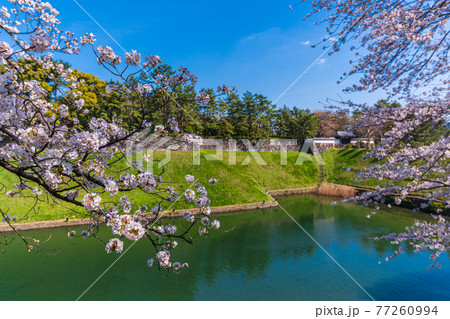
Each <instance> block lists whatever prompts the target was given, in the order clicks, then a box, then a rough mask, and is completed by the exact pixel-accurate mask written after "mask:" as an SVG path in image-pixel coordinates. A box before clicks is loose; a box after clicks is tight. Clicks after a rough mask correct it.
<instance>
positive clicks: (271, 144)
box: [136, 136, 341, 153]
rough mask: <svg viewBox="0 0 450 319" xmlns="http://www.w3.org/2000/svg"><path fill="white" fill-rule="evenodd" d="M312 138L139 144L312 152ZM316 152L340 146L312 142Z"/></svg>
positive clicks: (147, 146) (160, 139) (171, 140)
mask: <svg viewBox="0 0 450 319" xmlns="http://www.w3.org/2000/svg"><path fill="white" fill-rule="evenodd" d="M310 141H312V140H306V141H305V142H304V141H302V140H297V139H261V140H258V141H257V143H252V142H251V141H250V140H247V139H230V140H222V139H203V140H202V142H201V144H193V143H190V144H187V143H185V142H184V141H182V140H181V139H180V138H171V137H167V136H166V137H155V138H151V139H146V140H144V141H142V142H140V143H136V145H138V144H139V147H141V148H142V149H144V150H153V151H166V150H170V151H194V150H195V151H198V150H210V151H220V150H222V151H236V152H250V151H255V152H308V153H313V146H312V144H311V143H310ZM314 145H315V146H316V147H315V148H316V149H317V152H318V153H323V152H325V151H326V150H328V149H331V148H338V147H341V145H340V144H339V143H320V142H319V143H318V142H314Z"/></svg>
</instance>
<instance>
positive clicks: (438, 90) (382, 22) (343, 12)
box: [305, 0, 450, 261]
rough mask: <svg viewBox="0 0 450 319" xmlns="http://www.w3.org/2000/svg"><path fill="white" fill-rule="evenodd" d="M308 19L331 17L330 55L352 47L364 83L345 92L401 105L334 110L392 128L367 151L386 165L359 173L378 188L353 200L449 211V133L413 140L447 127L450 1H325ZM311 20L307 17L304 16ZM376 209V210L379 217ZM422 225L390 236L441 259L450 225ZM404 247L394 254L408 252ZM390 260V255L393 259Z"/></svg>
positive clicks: (352, 73) (354, 73)
mask: <svg viewBox="0 0 450 319" xmlns="http://www.w3.org/2000/svg"><path fill="white" fill-rule="evenodd" d="M312 6H313V9H312V11H311V13H309V14H308V16H312V15H317V14H324V15H325V17H324V18H323V19H322V20H321V21H320V23H322V22H324V23H325V24H326V25H327V32H328V37H327V38H326V39H324V41H327V40H330V39H337V40H335V41H334V44H333V45H332V50H331V52H330V53H329V54H330V55H331V54H333V53H335V52H337V51H339V50H340V49H341V48H342V47H343V46H344V45H346V44H348V45H350V46H351V47H350V49H351V50H352V51H353V52H354V55H355V58H354V60H352V61H350V65H351V67H350V70H349V72H347V73H344V74H343V76H342V78H341V79H340V81H339V83H340V82H342V81H345V80H348V78H349V77H352V78H353V79H355V78H356V79H357V82H356V83H355V84H351V85H350V86H348V87H347V88H345V90H344V91H346V92H349V93H351V92H361V91H368V92H371V91H375V90H384V91H385V93H386V94H387V96H388V97H389V99H388V101H392V100H395V99H397V100H399V101H400V102H401V105H402V106H399V107H390V106H389V103H386V104H385V105H381V106H380V105H378V106H377V107H375V106H368V105H356V104H354V103H352V102H350V101H349V102H345V103H342V104H340V105H334V106H335V107H337V108H339V109H341V110H346V111H350V112H358V114H361V115H360V116H359V117H358V121H357V122H356V123H355V125H354V128H359V129H361V128H364V127H365V128H367V127H387V128H389V129H388V130H387V132H385V134H384V136H383V139H382V141H381V142H380V143H379V144H378V145H377V146H376V147H375V148H374V149H373V150H372V151H371V152H369V153H368V154H367V156H369V157H374V158H377V159H378V160H379V164H377V165H373V166H371V167H368V168H367V169H365V170H363V171H361V172H360V173H359V177H360V178H361V179H366V178H377V179H379V180H380V183H379V186H377V188H376V189H375V190H373V191H368V192H365V193H363V194H361V195H360V196H356V197H354V198H351V199H350V200H356V201H362V202H363V204H364V205H368V206H372V207H374V208H375V209H374V212H375V210H376V209H378V208H379V206H378V203H388V201H389V199H392V198H394V204H396V205H400V204H401V202H402V201H403V200H405V198H406V197H407V196H408V195H411V194H416V195H420V196H422V197H423V198H424V201H423V202H422V203H421V205H420V206H419V207H417V208H416V209H417V210H424V209H430V206H432V211H433V212H434V213H435V214H443V213H445V212H447V213H448V212H449V210H450V162H449V157H450V135H449V130H446V131H444V132H443V133H442V134H441V136H440V138H438V139H437V140H434V141H429V142H424V143H421V144H420V146H417V143H412V141H411V140H410V139H411V137H412V136H415V135H414V134H412V133H413V132H414V131H415V130H417V129H418V128H420V127H421V126H422V125H423V124H424V123H429V124H430V130H433V129H434V128H436V127H438V126H442V125H443V124H445V123H447V125H448V120H449V115H450V112H449V111H450V106H449V97H450V96H449V84H450V83H449V80H448V79H449V75H450V63H449V62H450V61H449V55H448V52H449V48H450V37H449V35H450V29H449V18H450V1H447V0H412V1H397V0H377V1H369V0H341V1H331V0H319V1H314V2H313V4H312ZM305 18H306V17H305ZM374 212H373V213H374ZM437 218H438V224H433V223H427V222H419V221H417V222H416V223H415V225H414V226H412V227H411V228H408V229H407V231H406V232H405V233H402V234H391V235H388V236H385V237H384V238H385V239H391V240H392V242H393V243H395V244H400V243H406V244H409V245H411V246H412V247H413V249H415V250H416V251H418V252H423V251H429V252H430V254H431V259H432V260H433V261H436V258H437V257H438V256H439V254H440V253H442V252H446V251H448V249H449V248H450V246H449V244H450V224H449V222H448V221H447V220H446V219H445V218H443V217H442V216H441V217H437ZM402 252H403V249H402V248H400V249H399V250H397V251H396V252H395V254H394V255H396V254H399V253H402ZM388 259H390V258H388Z"/></svg>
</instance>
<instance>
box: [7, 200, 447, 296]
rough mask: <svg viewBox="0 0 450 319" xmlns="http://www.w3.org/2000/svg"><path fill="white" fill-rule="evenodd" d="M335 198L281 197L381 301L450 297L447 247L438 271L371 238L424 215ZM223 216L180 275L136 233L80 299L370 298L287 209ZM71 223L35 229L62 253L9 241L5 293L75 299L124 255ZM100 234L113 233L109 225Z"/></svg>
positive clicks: (188, 249)
mask: <svg viewBox="0 0 450 319" xmlns="http://www.w3.org/2000/svg"><path fill="white" fill-rule="evenodd" d="M330 201H331V200H330V199H329V198H318V197H312V196H304V197H291V198H284V199H281V200H280V203H281V205H282V206H283V207H284V208H285V209H286V210H287V211H288V212H289V213H290V214H291V215H292V216H293V218H294V219H295V220H296V221H297V222H298V223H300V224H301V225H302V226H303V227H304V228H305V230H307V231H308V232H309V233H310V234H311V235H312V236H313V237H314V238H315V239H316V240H317V241H318V242H319V243H320V244H321V245H322V246H323V247H324V248H325V249H326V250H327V251H328V252H329V253H330V254H331V255H332V256H333V258H335V259H336V261H338V262H339V263H340V264H341V265H342V267H343V268H344V269H345V270H347V271H348V273H349V274H351V275H352V276H353V277H354V278H355V280H356V281H357V282H359V284H360V285H361V286H362V287H364V289H366V291H367V292H368V293H370V294H371V295H372V296H373V297H374V298H375V299H376V300H449V299H450V288H449V287H450V262H449V259H448V256H447V255H444V256H442V257H441V263H442V266H443V269H441V270H431V271H426V270H425V268H426V267H427V266H428V265H429V263H430V262H429V259H428V257H427V256H426V255H414V254H406V255H403V256H400V257H398V258H396V259H394V260H392V261H390V262H388V263H381V264H379V263H378V261H379V260H381V259H383V258H384V257H385V256H386V255H389V254H390V252H391V251H392V247H391V246H390V245H389V244H388V243H386V242H379V241H378V242H375V241H373V240H372V239H371V237H374V236H377V235H381V234H384V233H387V232H392V231H400V230H402V229H404V227H405V226H406V225H408V224H411V223H412V221H413V219H414V217H420V218H423V217H424V216H423V215H417V214H414V213H412V212H408V211H395V212H394V211H393V210H389V212H384V211H381V212H380V213H378V214H377V215H375V216H374V217H373V218H372V219H370V220H369V219H367V218H366V217H365V215H366V214H367V211H366V210H365V209H362V208H360V207H357V206H355V205H345V206H331V205H330ZM425 217H426V216H425ZM219 219H220V221H221V223H222V228H221V230H219V231H217V232H214V233H213V234H212V235H211V236H210V238H209V239H203V238H202V239H199V240H196V242H195V244H194V245H193V246H189V245H186V246H180V247H178V248H177V249H176V250H175V251H174V254H173V259H172V260H173V261H177V260H179V261H182V262H184V261H186V262H189V264H190V266H191V267H190V268H189V269H187V270H186V271H184V272H183V273H181V274H179V275H175V274H173V273H171V274H169V275H168V276H167V274H166V273H164V272H162V273H157V270H156V268H147V266H146V260H147V259H148V258H150V257H152V256H153V251H152V248H151V247H150V246H149V245H148V243H147V242H146V241H139V242H137V243H136V245H134V246H133V247H132V248H131V249H130V250H129V251H128V252H127V253H126V254H125V255H123V257H122V258H121V259H120V260H119V261H117V263H115V264H114V265H113V266H112V267H111V268H110V269H109V271H108V272H106V274H105V275H104V276H103V277H102V278H101V279H100V280H99V281H98V282H97V283H96V284H95V285H93V286H92V288H91V289H90V290H89V291H87V292H86V294H85V295H84V296H83V297H82V298H81V300H369V297H368V296H367V294H366V293H365V292H364V291H363V290H362V289H361V288H360V287H358V286H357V285H356V284H355V282H354V281H352V280H351V279H350V278H349V277H348V275H347V274H346V273H345V272H344V271H342V269H340V268H339V267H338V266H337V265H336V264H335V263H334V262H333V261H332V260H331V258H330V257H328V256H327V255H326V254H325V253H324V252H323V251H322V250H321V249H320V248H319V247H318V246H317V245H316V244H315V243H314V242H313V241H312V240H311V239H310V238H309V237H308V236H307V235H306V234H305V233H304V232H303V231H302V230H301V229H300V228H299V226H298V225H296V224H295V223H294V222H293V221H292V220H291V219H290V218H289V217H288V216H287V215H286V214H285V213H284V212H283V211H282V210H280V209H271V210H264V211H251V212H245V213H239V214H229V215H223V216H220V217H219ZM70 229H74V228H73V227H72V228H70ZM75 229H77V228H75ZM225 230H230V231H228V232H225ZM67 231H68V229H67V228H60V229H51V230H39V231H37V232H36V233H35V235H36V236H37V237H38V238H41V239H46V238H47V237H48V236H50V235H51V236H52V237H51V240H50V241H49V242H48V243H47V244H46V246H45V247H48V248H53V249H56V250H58V251H59V252H58V253H57V254H56V255H46V254H42V253H39V254H35V253H26V252H25V248H24V245H23V243H21V242H19V240H17V239H16V240H14V241H13V243H12V244H11V245H10V246H7V247H3V249H4V250H5V253H4V254H0V273H1V280H0V300H75V299H77V298H78V297H79V296H80V295H81V294H82V293H83V292H84V291H85V290H86V289H87V288H88V287H89V286H90V285H91V284H92V283H93V282H94V281H95V280H96V278H98V276H99V275H100V274H102V273H103V272H104V271H105V269H107V268H108V267H109V266H110V265H111V264H112V263H113V262H114V261H115V260H116V259H117V258H118V255H116V254H111V255H107V254H106V253H105V252H104V246H103V244H101V243H100V242H98V241H96V240H94V239H86V240H83V239H72V240H70V239H68V238H67V236H66V234H67ZM103 235H104V236H105V237H108V236H109V230H108V229H107V228H106V227H105V229H103ZM129 244H130V243H129V242H127V243H126V247H125V248H127V247H128V245H129Z"/></svg>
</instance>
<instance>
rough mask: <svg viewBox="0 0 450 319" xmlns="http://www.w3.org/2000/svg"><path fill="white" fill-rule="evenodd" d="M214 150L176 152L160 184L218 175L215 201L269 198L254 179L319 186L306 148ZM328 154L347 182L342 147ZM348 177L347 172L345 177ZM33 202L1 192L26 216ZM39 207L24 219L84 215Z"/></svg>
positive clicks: (149, 200) (0, 176)
mask: <svg viewBox="0 0 450 319" xmlns="http://www.w3.org/2000/svg"><path fill="white" fill-rule="evenodd" d="M344 151H346V150H344ZM354 152H355V153H354V154H355V155H354V156H356V157H354V158H353V159H354V160H355V163H357V164H358V165H362V164H361V163H362V162H361V161H358V160H356V159H355V158H361V154H360V152H361V151H359V150H355V151H354ZM213 154H214V152H208V151H202V156H201V162H200V163H201V165H193V160H192V153H191V152H172V153H171V161H170V162H169V163H168V164H167V166H166V172H165V173H164V174H163V178H164V181H165V183H164V184H163V185H162V186H164V187H165V186H169V185H172V186H177V187H178V188H180V189H182V190H185V189H186V188H187V187H188V186H189V184H188V183H187V182H186V181H185V180H184V176H185V175H186V174H191V175H194V176H195V178H196V179H198V182H199V183H201V184H203V185H208V183H207V181H208V180H209V179H210V178H212V177H214V178H216V179H217V180H218V183H217V185H215V186H213V187H211V188H210V189H209V197H210V199H211V201H212V205H211V206H223V205H235V204H247V203H255V202H262V201H263V200H268V199H269V197H268V196H267V195H266V194H265V193H264V191H263V190H261V188H260V187H259V186H258V185H256V184H255V182H254V181H253V179H254V180H256V181H257V182H258V183H259V184H260V185H261V186H262V187H263V188H264V189H266V190H272V189H288V188H299V187H306V186H315V185H317V184H318V183H320V181H321V174H320V168H319V166H318V164H317V161H314V160H313V158H312V156H310V155H307V154H299V153H288V158H287V160H288V165H280V154H279V153H260V155H261V157H262V158H263V160H264V161H265V163H266V165H259V164H258V163H257V162H256V161H255V159H253V158H252V157H251V156H250V155H249V153H240V152H238V153H237V155H236V165H229V157H228V156H229V154H228V153H227V152H224V153H223V154H224V156H223V160H216V161H211V160H207V159H206V158H205V156H206V157H208V158H209V159H211V156H212V155H213ZM344 154H345V157H344V158H345V160H346V161H347V164H348V165H350V164H351V162H350V161H349V160H348V159H347V158H350V157H351V156H353V155H350V154H349V153H348V152H345V153H344ZM163 155H164V153H162V152H155V160H157V159H161V158H163ZM247 156H250V158H251V161H250V162H249V163H248V165H242V163H243V161H244V160H245V158H246V157H247ZM299 156H300V161H302V162H303V163H302V164H301V165H295V163H296V161H298V160H299ZM324 157H325V162H326V165H332V166H330V168H326V171H327V174H329V175H330V174H331V175H330V182H334V181H336V182H338V183H341V184H343V182H342V181H340V180H338V177H335V174H336V173H339V174H340V173H342V172H343V171H340V170H338V169H339V165H340V163H341V162H342V160H341V159H340V158H339V157H340V153H339V152H330V154H328V153H327V154H325V156H324ZM124 165H125V164H124V163H121V165H120V166H122V167H124ZM331 167H332V168H331ZM118 168H120V167H118ZM328 170H330V171H328ZM345 173H347V172H345ZM347 178H349V177H348V176H346V179H345V180H347ZM0 181H1V182H3V183H4V184H6V185H7V186H9V187H11V186H12V185H13V184H14V183H15V182H17V178H15V177H14V176H13V175H12V174H9V173H7V172H5V171H0ZM25 194H26V192H25ZM126 195H127V196H129V198H130V199H132V202H133V203H134V204H135V205H142V204H146V205H147V206H149V207H151V206H153V205H154V204H156V203H157V202H158V201H160V200H159V199H157V198H155V197H153V196H151V195H148V194H145V193H143V192H142V191H140V190H136V191H133V192H130V193H128V194H126ZM108 198H109V197H108V196H107V195H106V194H105V196H104V200H108ZM118 198H119V195H116V196H115V197H113V198H111V200H115V201H117V200H118ZM33 204H34V200H33V199H32V198H26V197H25V198H24V197H19V196H17V197H15V198H8V197H6V196H5V195H4V194H0V207H1V208H2V209H3V210H8V211H9V213H10V214H11V215H15V216H18V217H22V216H24V215H25V214H26V213H27V211H28V210H29V209H30V207H32V206H33ZM168 206H169V205H168V204H167V203H166V204H164V205H163V208H165V209H167V208H168ZM190 207H193V206H192V205H191V206H189V205H188V204H186V203H185V201H184V200H180V201H179V202H177V203H176V204H175V205H174V206H173V207H172V208H175V209H181V208H190ZM37 209H38V210H39V213H38V214H36V213H35V212H33V211H32V212H30V213H29V214H28V218H27V219H26V220H24V222H30V221H40V220H51V219H62V218H66V217H69V218H80V217H82V216H80V214H76V213H74V212H72V211H70V210H69V209H68V208H64V207H61V206H60V205H53V206H52V205H50V204H47V203H39V205H38V206H37ZM75 209H76V210H77V211H78V212H81V211H82V209H79V208H75Z"/></svg>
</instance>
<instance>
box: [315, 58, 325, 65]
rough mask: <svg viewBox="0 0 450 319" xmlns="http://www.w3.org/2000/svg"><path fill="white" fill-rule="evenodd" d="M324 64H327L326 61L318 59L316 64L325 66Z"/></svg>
mask: <svg viewBox="0 0 450 319" xmlns="http://www.w3.org/2000/svg"><path fill="white" fill-rule="evenodd" d="M325 62H327V59H319V60H317V62H316V64H325Z"/></svg>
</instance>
